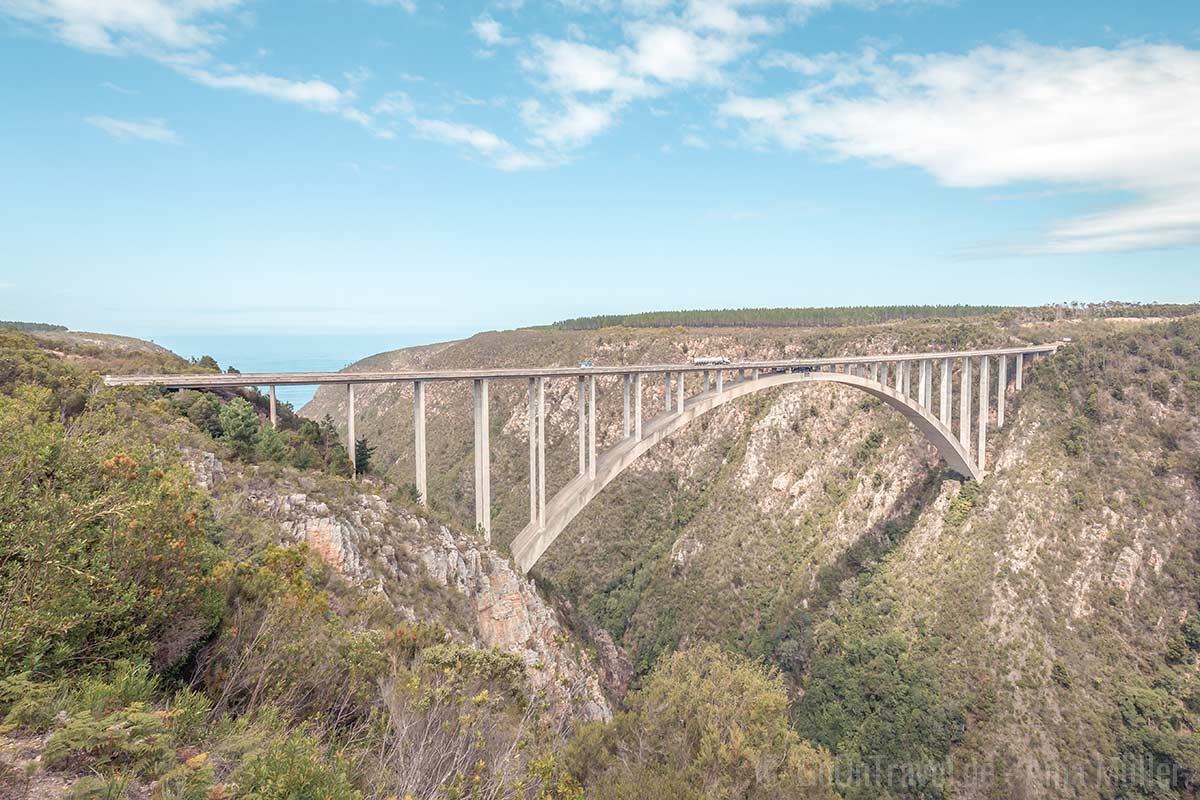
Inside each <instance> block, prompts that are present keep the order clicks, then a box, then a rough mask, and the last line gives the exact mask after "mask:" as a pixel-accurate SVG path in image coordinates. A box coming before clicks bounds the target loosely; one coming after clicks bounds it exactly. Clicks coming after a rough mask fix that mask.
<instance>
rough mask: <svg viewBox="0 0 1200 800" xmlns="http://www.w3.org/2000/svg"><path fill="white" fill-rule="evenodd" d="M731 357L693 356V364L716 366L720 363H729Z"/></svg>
mask: <svg viewBox="0 0 1200 800" xmlns="http://www.w3.org/2000/svg"><path fill="white" fill-rule="evenodd" d="M728 363H729V359H728V358H726V357H725V356H700V357H699V358H693V359H692V364H694V365H695V366H697V367H715V366H717V365H720V364H728Z"/></svg>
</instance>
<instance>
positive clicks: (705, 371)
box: [679, 370, 709, 392]
mask: <svg viewBox="0 0 1200 800" xmlns="http://www.w3.org/2000/svg"><path fill="white" fill-rule="evenodd" d="M679 375H680V377H682V376H683V373H682V372H681V373H679ZM708 387H709V380H708V370H704V389H703V390H702V391H705V392H707V391H708Z"/></svg>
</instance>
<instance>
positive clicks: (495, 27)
mask: <svg viewBox="0 0 1200 800" xmlns="http://www.w3.org/2000/svg"><path fill="white" fill-rule="evenodd" d="M471 30H472V31H474V32H475V35H476V36H478V37H479V41H481V42H483V43H484V44H486V45H488V46H489V47H496V46H497V45H502V44H512V43H513V42H515V41H516V40H515V39H510V38H508V37H506V36H505V35H504V27H503V26H502V25H501V24H500V23H499V22H497V21H496V20H494V19H492V18H491V17H490V16H488V15H487V14H484V15H483V16H481V17H479V18H477V19H475V20H474V21H473V22H472V23H471Z"/></svg>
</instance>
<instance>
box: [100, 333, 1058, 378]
mask: <svg viewBox="0 0 1200 800" xmlns="http://www.w3.org/2000/svg"><path fill="white" fill-rule="evenodd" d="M1057 348H1058V345H1057V344H1048V345H1035V346H1030V347H1003V348H994V349H990V350H957V351H952V352H938V353H877V354H869V353H868V354H863V355H856V356H837V357H833V358H780V359H772V360H768V361H734V362H731V363H729V364H720V365H715V364H693V363H683V364H630V365H627V366H603V365H596V366H592V367H579V366H574V367H503V368H493V369H442V370H405V371H401V372H242V373H227V372H219V373H205V374H195V375H187V374H174V375H105V376H104V383H105V384H106V385H108V386H162V387H164V388H167V389H233V388H238V387H243V386H321V385H325V384H341V385H345V384H347V383H399V382H402V381H465V380H477V379H484V380H486V379H496V380H500V379H505V378H509V379H514V380H516V379H521V378H569V377H575V376H586V375H626V374H633V373H641V374H643V375H652V374H655V373H665V372H670V373H672V374H676V373H679V372H713V371H715V370H717V369H718V368H720V369H722V370H726V371H731V370H732V371H737V370H743V369H744V370H754V369H759V370H775V369H788V368H795V367H817V368H820V367H840V366H847V365H855V364H869V363H873V362H884V361H886V362H888V363H894V362H904V361H907V362H913V361H938V360H941V359H944V358H950V359H958V358H966V357H971V358H978V357H980V356H989V357H990V356H1002V355H1011V356H1015V355H1017V354H1019V353H1027V354H1041V353H1052V352H1054V351H1055V350H1056V349H1057Z"/></svg>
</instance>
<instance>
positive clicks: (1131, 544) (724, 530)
mask: <svg viewBox="0 0 1200 800" xmlns="http://www.w3.org/2000/svg"><path fill="white" fill-rule="evenodd" d="M1123 316H1124V315H1123V314H1121V313H1117V314H1116V315H1115V317H1114V318H1112V319H1059V320H1045V321H1042V320H1021V319H1019V318H1014V317H1013V316H1011V315H1000V316H998V317H979V318H970V319H964V320H952V321H942V320H918V321H907V322H902V323H893V324H887V325H862V326H849V327H840V328H831V329H823V330H811V329H787V328H779V329H774V328H773V329H768V330H763V329H752V328H751V329H748V328H728V329H721V330H719V331H715V330H710V329H696V330H680V329H667V330H664V329H645V328H636V329H635V328H621V327H614V328H602V329H599V330H595V331H560V330H546V329H542V330H527V331H514V332H508V333H490V334H481V335H479V336H476V337H473V338H471V339H468V340H464V341H462V342H456V343H449V344H445V345H439V346H436V347H426V348H414V349H411V350H403V351H396V352H394V353H387V354H381V355H379V356H376V357H373V358H371V359H367V360H365V361H363V362H360V363H359V364H357V365H354V366H353V367H351V369H352V370H354V369H362V370H379V369H406V368H414V367H421V368H441V367H466V366H483V365H488V366H518V365H529V364H539V365H541V364H572V363H574V362H576V361H579V360H584V359H588V360H593V361H594V362H595V363H597V364H606V365H607V364H626V363H663V362H671V361H682V360H685V359H688V358H690V357H692V356H696V355H726V356H729V357H730V358H733V359H738V358H776V357H781V356H799V355H806V356H824V355H838V354H847V353H887V352H895V351H899V352H915V351H923V350H932V349H937V348H968V347H979V346H985V345H989V346H1001V345H1011V344H1018V343H1027V342H1041V341H1048V340H1057V339H1060V338H1062V337H1068V338H1071V339H1072V340H1073V341H1072V343H1071V345H1070V346H1069V347H1067V348H1064V349H1063V350H1062V351H1060V353H1059V354H1058V355H1056V356H1054V357H1052V358H1047V359H1044V360H1040V361H1039V362H1038V363H1037V365H1036V366H1035V367H1034V368H1033V369H1032V370H1031V371H1030V373H1029V376H1028V378H1029V386H1028V388H1027V390H1026V392H1025V393H1023V394H1022V395H1021V396H1020V397H1019V398H1018V399H1017V400H1016V401H1015V403H1014V404H1013V405H1012V406H1010V410H1009V414H1008V423H1007V424H1006V426H1005V428H1004V429H1003V430H1001V431H995V427H994V425H993V431H994V432H993V434H992V436H991V444H990V447H991V448H992V452H993V454H994V455H993V458H992V459H990V460H991V463H992V465H993V471H992V473H991V474H990V475H989V476H988V477H987V478H986V479H985V480H984V481H983V482H981V483H979V484H975V483H967V484H962V483H960V482H959V481H958V480H957V479H955V478H953V477H952V476H950V475H949V474H947V473H946V472H945V471H944V469H943V468H942V467H941V466H940V465H939V463H938V461H937V459H936V455H935V453H934V452H933V450H932V448H931V447H929V446H928V445H927V444H925V443H924V441H923V440H922V439H921V438H920V437H919V435H918V434H917V433H916V432H915V431H914V430H912V429H911V428H909V427H908V425H907V424H906V423H905V422H903V420H901V419H900V418H899V417H898V416H896V415H894V414H892V413H891V412H890V411H889V410H888V409H887V408H885V407H883V406H881V405H880V404H878V403H876V402H874V401H871V400H869V399H864V398H863V396H862V395H860V394H857V393H855V392H853V391H852V390H849V389H839V388H834V387H828V386H812V387H792V388H788V389H783V390H774V391H771V392H765V393H762V394H760V395H757V396H754V397H749V398H745V399H743V400H741V401H738V402H737V403H734V404H731V405H729V406H726V407H723V408H721V409H719V410H718V411H716V412H714V413H712V414H710V415H708V416H707V417H705V418H704V419H702V420H701V421H698V422H697V423H696V424H694V425H692V426H690V427H689V428H687V429H684V430H683V431H681V432H680V433H679V434H677V435H676V436H675V437H673V439H672V440H670V441H668V442H666V443H664V444H663V445H661V446H660V447H658V448H657V449H656V450H655V451H653V452H651V453H650V454H648V455H647V456H645V457H643V459H642V460H641V461H640V462H639V463H637V464H636V465H635V466H634V467H633V468H632V469H630V470H629V471H628V472H627V473H625V474H624V475H622V476H621V477H620V478H618V479H617V481H615V482H614V483H613V484H612V485H611V486H609V487H608V488H607V489H606V490H605V492H604V493H603V494H602V495H601V496H600V497H599V498H598V499H597V500H596V501H594V502H593V503H592V504H591V505H590V506H589V507H588V508H586V509H585V510H584V511H583V512H582V513H581V514H580V516H579V517H578V518H577V519H576V520H575V522H574V523H573V524H572V526H571V527H570V528H569V529H568V530H567V532H566V533H565V534H564V535H563V536H562V537H560V539H559V540H558V541H557V542H556V543H555V544H554V545H553V546H552V547H551V549H550V550H549V551H548V552H547V554H546V557H545V558H544V560H543V561H542V562H540V563H539V564H538V566H537V568H536V570H535V573H536V575H537V579H538V581H539V584H540V585H541V586H542V587H543V588H544V589H545V590H546V591H548V592H550V593H551V595H552V597H554V598H556V600H557V601H558V603H559V605H560V607H561V608H562V609H563V610H564V611H565V612H566V613H568V614H569V615H570V616H571V617H572V619H573V620H574V624H575V627H576V628H577V629H578V630H580V631H585V632H588V633H589V635H590V636H591V638H592V639H593V641H594V642H595V643H596V646H597V647H598V648H599V650H600V652H601V653H602V654H604V653H605V652H607V651H608V649H609V648H608V644H607V643H608V640H609V639H610V638H611V639H612V641H613V642H615V644H616V645H617V647H618V648H619V650H620V651H621V653H623V655H624V657H625V658H627V659H628V661H627V662H624V661H622V660H621V658H620V657H619V654H618V655H614V656H613V657H612V659H610V660H613V661H615V662H617V663H618V664H620V663H625V664H627V666H626V667H624V671H622V670H621V669H615V670H609V671H608V673H607V674H608V677H609V682H610V685H612V686H613V688H614V689H615V690H616V691H618V692H619V691H620V690H621V689H622V688H623V687H624V686H626V685H628V686H631V687H633V688H634V689H635V690H636V689H638V688H639V687H645V686H647V685H648V681H649V680H650V678H649V676H651V675H652V674H654V669H655V665H657V664H659V663H660V660H661V659H662V658H663V657H665V656H667V655H669V654H671V653H674V652H678V651H679V650H680V649H686V648H690V647H694V646H695V645H696V644H697V643H699V642H714V643H717V644H719V645H720V646H721V647H723V648H725V649H727V650H728V651H732V652H736V653H741V654H744V655H746V656H749V657H751V658H756V659H763V660H765V662H766V663H768V664H771V665H773V666H774V667H776V668H778V669H779V670H780V671H781V674H782V676H783V678H784V680H785V682H786V684H787V686H788V691H789V696H790V698H791V701H792V702H791V714H792V717H793V724H794V728H795V730H796V731H798V732H799V733H800V734H801V735H802V736H803V737H804V738H805V739H807V740H808V741H809V742H811V743H816V744H819V745H821V746H823V747H825V748H828V749H829V750H830V752H831V753H832V754H833V756H834V758H835V765H836V767H837V770H838V773H837V774H838V776H839V781H840V783H839V786H840V788H841V790H842V791H843V793H844V794H845V795H846V796H852V797H877V796H880V795H881V794H882V795H887V796H903V797H909V796H912V797H916V796H921V797H925V796H943V795H947V794H948V795H951V796H963V797H1011V796H1028V797H1046V796H1061V797H1117V796H1121V797H1156V796H1163V793H1164V792H1165V793H1167V794H1171V793H1173V792H1181V793H1182V794H1184V795H1186V794H1187V792H1188V791H1190V789H1188V788H1187V787H1188V786H1190V782H1191V775H1192V772H1193V770H1194V769H1195V768H1196V767H1197V766H1198V765H1200V762H1198V761H1197V759H1196V757H1195V756H1194V755H1192V754H1193V753H1194V752H1197V751H1196V750H1195V747H1196V745H1197V744H1198V743H1197V742H1196V741H1195V740H1194V737H1193V734H1192V723H1193V720H1192V716H1191V715H1192V713H1193V712H1192V710H1191V706H1190V705H1189V702H1190V701H1189V698H1190V697H1191V696H1192V692H1193V688H1192V685H1193V684H1192V681H1193V680H1194V676H1195V663H1196V659H1195V651H1194V649H1193V648H1194V647H1197V646H1200V636H1197V635H1196V634H1195V631H1194V630H1193V628H1194V627H1195V623H1194V622H1192V621H1191V620H1192V618H1193V614H1194V613H1195V612H1196V602H1197V599H1198V598H1197V594H1196V583H1195V581H1196V576H1197V575H1198V574H1200V573H1198V568H1200V565H1198V564H1197V561H1196V560H1197V556H1198V555H1200V554H1198V552H1197V549H1196V547H1195V545H1194V543H1195V541H1196V534H1197V532H1198V531H1197V528H1198V526H1200V515H1198V513H1197V511H1196V509H1197V507H1198V506H1197V502H1196V501H1197V500H1198V499H1200V497H1197V494H1198V492H1197V481H1198V480H1200V466H1198V465H1200V461H1198V453H1200V442H1198V439H1197V437H1198V435H1200V432H1198V431H1197V429H1196V422H1195V420H1196V412H1197V403H1198V402H1200V355H1198V354H1200V322H1198V321H1197V319H1196V318H1194V317H1189V318H1185V319H1181V320H1179V321H1175V322H1162V321H1153V320H1148V321H1143V320H1138V319H1129V318H1121V317H1123ZM569 383H570V382H566V381H564V382H562V384H561V385H559V383H557V382H552V383H551V385H550V387H549V389H548V397H547V402H548V406H549V411H548V414H549V417H550V423H549V425H550V430H549V431H548V433H549V439H548V448H549V453H550V455H549V467H550V468H549V469H548V476H549V477H548V480H550V482H551V486H550V487H549V488H550V489H551V491H553V490H554V489H556V488H558V486H561V485H562V483H563V482H565V481H566V480H567V479H569V478H570V477H571V476H572V475H573V474H574V469H575V467H574V462H575V450H574V437H575V427H574V426H575V406H574V387H573V386H571V385H568V384H569ZM524 390H525V387H524V386H517V385H515V384H514V385H512V386H506V385H505V384H503V383H499V382H498V383H497V384H496V385H495V386H493V388H492V419H493V432H492V453H493V465H492V480H493V487H494V488H493V506H494V509H493V513H494V530H495V536H496V538H497V539H499V540H501V541H505V540H507V539H510V538H511V537H512V535H513V534H515V532H516V531H517V530H519V529H520V528H521V527H522V526H523V525H524V523H525V518H524V517H525V515H526V514H527V510H528V494H527V492H528V487H527V482H526V481H527V478H526V476H527V464H526V463H525V459H526V458H527V445H526V442H525V430H524V405H523V403H524ZM656 390H657V394H655V391H656ZM599 394H600V402H599V409H600V411H599V414H600V416H599V424H600V438H601V447H603V446H605V445H607V444H610V443H612V442H615V441H616V440H617V438H619V436H620V425H621V420H620V410H621V402H620V385H619V382H613V383H611V384H610V383H608V382H604V381H602V382H601V386H600V391H599ZM661 394H662V390H661V387H656V386H655V385H654V382H650V384H649V394H648V401H647V413H649V414H653V413H657V412H658V411H659V409H660V408H661V403H662V399H661ZM429 395H430V396H429V398H428V399H427V403H428V405H429V429H430V431H429V447H430V460H431V464H430V476H431V478H430V500H431V502H432V503H433V505H434V507H435V508H441V509H443V510H444V511H445V513H448V514H450V515H452V516H455V517H457V518H459V519H469V518H470V501H471V484H470V481H471V476H470V474H469V469H470V446H471V438H470V437H471V433H470V407H469V398H468V396H467V393H466V391H465V390H460V389H458V388H455V387H451V386H440V385H439V386H435V387H433V388H432V389H431V390H430V391H429ZM360 398H361V399H360V400H359V408H360V416H359V430H360V431H364V432H366V435H367V436H368V437H369V438H370V439H371V441H372V442H374V443H375V444H377V446H378V448H379V449H378V452H377V455H376V459H377V462H378V463H379V464H380V465H381V467H382V468H384V469H386V470H387V471H388V473H389V474H390V475H392V476H393V478H394V479H395V480H397V481H399V482H401V483H405V482H408V481H411V474H412V472H411V470H412V467H411V464H412V460H411V459H412V453H411V444H410V443H411V441H412V439H411V414H412V412H411V391H410V390H408V389H407V388H406V387H370V388H366V389H364V390H363V391H362V392H361V393H360ZM342 403H343V400H342V397H341V396H340V395H339V394H336V393H335V392H333V391H331V390H325V389H323V390H321V392H319V393H318V396H317V398H316V399H315V401H314V403H313V404H312V405H311V406H310V407H309V409H308V410H309V411H310V412H315V413H317V414H320V415H324V414H325V413H329V414H331V415H332V416H333V418H334V419H335V420H341V419H342V418H343V416H344V411H345V409H344V405H343V404H342ZM656 404H657V405H656ZM435 476H436V477H435Z"/></svg>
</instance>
